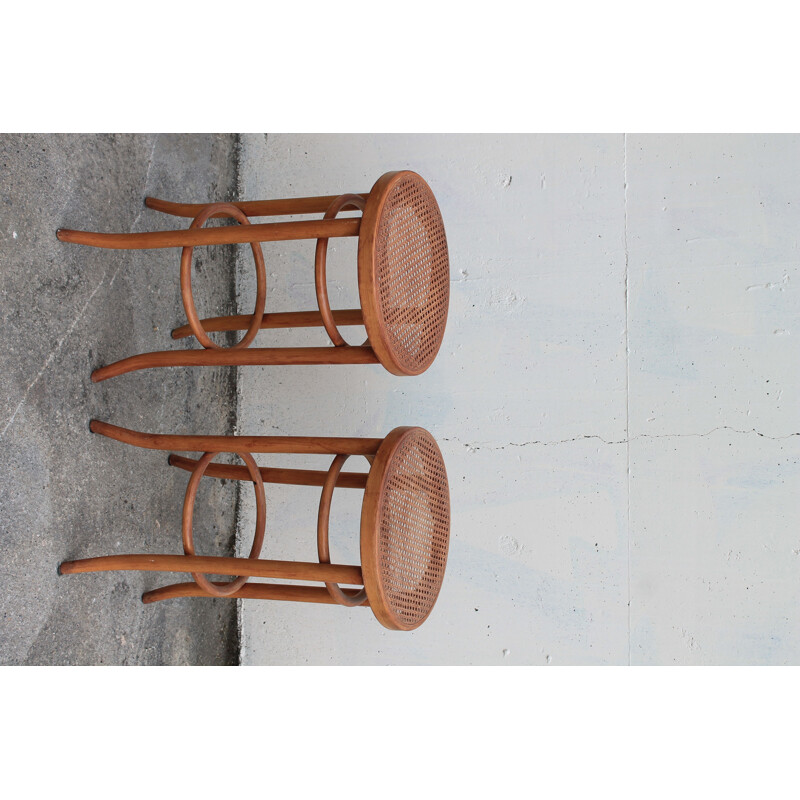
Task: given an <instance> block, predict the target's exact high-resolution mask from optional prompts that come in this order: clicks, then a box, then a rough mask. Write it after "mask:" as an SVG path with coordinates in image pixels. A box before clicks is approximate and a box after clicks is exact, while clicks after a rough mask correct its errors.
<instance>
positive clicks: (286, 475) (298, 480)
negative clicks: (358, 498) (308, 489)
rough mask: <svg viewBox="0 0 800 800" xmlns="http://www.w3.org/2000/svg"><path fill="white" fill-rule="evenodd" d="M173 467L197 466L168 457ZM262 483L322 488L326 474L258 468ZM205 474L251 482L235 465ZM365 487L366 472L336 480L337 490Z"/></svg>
mask: <svg viewBox="0 0 800 800" xmlns="http://www.w3.org/2000/svg"><path fill="white" fill-rule="evenodd" d="M167 460H168V462H169V463H170V464H171V465H172V466H173V467H179V468H180V469H185V470H187V471H189V472H191V471H192V470H193V469H194V468H195V466H196V465H197V463H198V462H197V461H195V459H193V458H185V457H184V456H179V455H175V454H174V453H173V454H171V455H170V457H169V458H168V459H167ZM259 472H260V473H261V480H263V481H264V483H280V484H286V485H290V486H323V485H324V484H325V478H326V477H327V475H328V473H327V472H325V471H323V470H315V469H280V468H277V467H259ZM205 474H206V475H207V476H208V477H210V478H225V479H226V480H234V481H251V480H252V478H251V477H250V473H249V472H248V470H247V469H246V468H245V467H240V466H238V465H237V464H209V465H208V468H207V469H206V472H205ZM366 485H367V473H366V472H342V473H340V474H339V477H338V478H337V479H336V488H337V489H363V488H364V487H365V486H366Z"/></svg>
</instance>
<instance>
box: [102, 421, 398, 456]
mask: <svg viewBox="0 0 800 800" xmlns="http://www.w3.org/2000/svg"><path fill="white" fill-rule="evenodd" d="M89 428H90V430H91V431H92V433H100V434H102V435H103V436H108V437H109V438H110V439H116V440H117V441H119V442H124V443H125V444H132V445H135V446H136V447H145V448H147V449H148V450H181V451H188V452H193V453H304V454H320V455H339V454H346V455H351V456H372V455H375V453H377V452H378V448H379V447H380V446H381V444H382V443H383V439H360V438H348V437H344V436H194V435H184V434H171V433H141V432H140V431H132V430H129V429H128V428H120V427H119V426H117V425H111V424H110V423H108V422H101V421H100V420H97V419H93V420H92V421H91V423H90V424H89Z"/></svg>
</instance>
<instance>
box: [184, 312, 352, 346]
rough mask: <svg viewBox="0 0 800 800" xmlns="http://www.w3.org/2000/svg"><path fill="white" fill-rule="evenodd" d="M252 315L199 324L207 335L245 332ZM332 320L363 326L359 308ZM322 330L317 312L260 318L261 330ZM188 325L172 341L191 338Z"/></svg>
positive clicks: (343, 324) (320, 315)
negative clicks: (224, 332) (222, 332)
mask: <svg viewBox="0 0 800 800" xmlns="http://www.w3.org/2000/svg"><path fill="white" fill-rule="evenodd" d="M252 319H253V315H252V314H234V315H232V316H228V317H208V318H207V319H201V320H200V324H201V325H202V327H203V330H205V331H206V332H208V333H211V332H213V331H245V330H247V329H248V328H249V327H250V323H251V322H252ZM333 320H334V322H335V323H336V324H337V325H342V326H347V325H363V324H364V315H363V314H362V312H361V309H360V308H344V309H340V310H338V311H334V312H333ZM316 327H319V328H323V327H324V323H323V321H322V314H320V312H319V311H280V312H273V313H269V314H264V315H263V316H262V318H261V330H267V329H270V328H316ZM192 335H193V333H192V328H191V326H190V325H188V324H187V325H181V326H180V327H179V328H175V330H173V331H172V338H173V339H185V338H186V337H188V336H192Z"/></svg>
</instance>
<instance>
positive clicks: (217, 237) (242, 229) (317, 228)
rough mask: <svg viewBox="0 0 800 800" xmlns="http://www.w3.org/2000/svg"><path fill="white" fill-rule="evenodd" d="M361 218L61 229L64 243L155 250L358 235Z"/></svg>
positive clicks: (114, 248)
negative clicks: (133, 228)
mask: <svg viewBox="0 0 800 800" xmlns="http://www.w3.org/2000/svg"><path fill="white" fill-rule="evenodd" d="M360 227H361V219H360V218H359V217H354V218H349V219H320V220H301V221H298V222H265V223H260V224H258V225H228V226H225V227H222V228H188V229H184V230H177V231H151V232H148V233H93V232H91V231H75V230H70V229H68V228H59V230H57V231H56V236H57V238H58V239H60V240H61V241H62V242H72V243H74V244H85V245H89V246H91V247H104V248H109V249H112V250H151V249H157V248H161V247H195V246H198V245H209V244H251V243H253V242H276V241H292V240H295V239H318V238H323V237H324V238H327V237H343V236H358V232H359V229H360Z"/></svg>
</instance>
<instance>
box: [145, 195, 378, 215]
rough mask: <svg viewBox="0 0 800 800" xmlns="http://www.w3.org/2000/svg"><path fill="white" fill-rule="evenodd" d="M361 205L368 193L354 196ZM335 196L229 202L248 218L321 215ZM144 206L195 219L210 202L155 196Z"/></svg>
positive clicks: (337, 196) (149, 198)
mask: <svg viewBox="0 0 800 800" xmlns="http://www.w3.org/2000/svg"><path fill="white" fill-rule="evenodd" d="M358 196H359V197H361V198H362V199H363V200H364V201H365V202H366V200H367V198H368V197H369V192H365V193H362V194H360V195H358ZM338 199H339V195H336V194H332V195H326V196H324V197H290V198H288V199H285V200H245V201H242V202H240V203H236V202H233V203H230V204H229V205H232V206H236V208H238V209H239V210H240V211H242V212H243V213H244V214H246V215H247V216H248V217H280V216H283V215H288V214H324V213H325V212H326V211H327V210H328V209H329V208H330V206H331V204H332V203H333V202H334V200H338ZM144 204H145V205H146V206H147V207H148V208H152V209H153V210H154V211H162V212H163V213H164V214H172V216H173V217H192V218H194V217H196V216H197V215H198V214H199V213H200V212H201V211H202V210H203V209H204V208H205V207H206V206H207V205H210V203H171V202H170V201H169V200H159V199H158V198H156V197H145V199H144ZM355 210H357V206H354V205H346V206H344V207H343V208H342V211H355ZM222 216H224V214H212V215H211V219H214V218H215V217H222Z"/></svg>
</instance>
